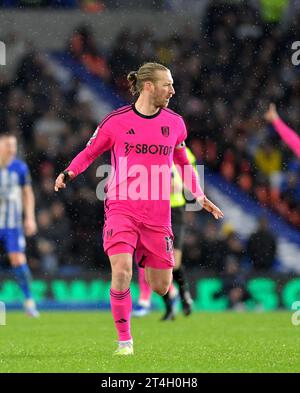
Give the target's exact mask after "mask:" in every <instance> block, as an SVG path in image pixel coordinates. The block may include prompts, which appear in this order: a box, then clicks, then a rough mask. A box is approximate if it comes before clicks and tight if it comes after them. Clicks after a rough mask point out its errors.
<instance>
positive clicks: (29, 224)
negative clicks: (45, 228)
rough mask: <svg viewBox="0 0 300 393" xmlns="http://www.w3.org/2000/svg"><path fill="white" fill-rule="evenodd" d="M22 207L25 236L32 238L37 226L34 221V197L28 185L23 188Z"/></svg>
mask: <svg viewBox="0 0 300 393" xmlns="http://www.w3.org/2000/svg"><path fill="white" fill-rule="evenodd" d="M23 206H24V231H25V235H26V236H33V235H34V234H36V231H37V225H36V219H35V197H34V193H33V189H32V186H31V185H30V184H26V185H25V186H24V187H23Z"/></svg>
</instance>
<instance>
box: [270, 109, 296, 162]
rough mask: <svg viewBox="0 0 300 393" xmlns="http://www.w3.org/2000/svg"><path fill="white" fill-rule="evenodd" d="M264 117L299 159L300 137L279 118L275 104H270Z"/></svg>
mask: <svg viewBox="0 0 300 393" xmlns="http://www.w3.org/2000/svg"><path fill="white" fill-rule="evenodd" d="M264 117H265V119H266V120H267V121H268V122H270V123H272V125H273V127H274V128H275V130H276V131H277V133H278V134H279V135H280V137H281V139H282V140H283V141H284V142H285V143H286V144H287V145H288V146H289V148H290V149H291V150H292V151H293V152H294V153H295V154H296V156H297V157H298V158H300V137H299V135H297V133H296V132H295V131H294V130H292V129H291V128H290V127H288V126H287V125H286V124H285V123H284V122H283V120H282V119H281V118H280V117H279V115H278V113H277V110H276V106H275V104H270V106H269V109H268V111H267V112H266V113H265V116H264Z"/></svg>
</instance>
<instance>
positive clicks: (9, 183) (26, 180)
mask: <svg viewBox="0 0 300 393" xmlns="http://www.w3.org/2000/svg"><path fill="white" fill-rule="evenodd" d="M27 184H31V178H30V173H29V170H28V166H27V165H26V164H25V162H23V161H21V160H17V159H15V160H13V161H12V162H11V163H10V164H8V166H6V167H0V229H14V228H21V227H22V226H23V193H22V188H23V187H24V186H25V185H27Z"/></svg>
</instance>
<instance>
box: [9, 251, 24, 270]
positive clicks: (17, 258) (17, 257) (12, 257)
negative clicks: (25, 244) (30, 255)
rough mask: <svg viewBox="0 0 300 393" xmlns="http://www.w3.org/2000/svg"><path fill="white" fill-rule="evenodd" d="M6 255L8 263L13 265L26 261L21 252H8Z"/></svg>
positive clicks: (19, 264)
mask: <svg viewBox="0 0 300 393" xmlns="http://www.w3.org/2000/svg"><path fill="white" fill-rule="evenodd" d="M8 256H9V261H10V264H11V265H12V266H13V267H17V266H21V265H24V264H25V263H26V257H25V255H24V254H23V253H10V254H8Z"/></svg>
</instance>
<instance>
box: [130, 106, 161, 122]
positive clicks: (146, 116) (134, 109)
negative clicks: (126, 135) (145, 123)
mask: <svg viewBox="0 0 300 393" xmlns="http://www.w3.org/2000/svg"><path fill="white" fill-rule="evenodd" d="M131 106H132V110H133V112H134V113H136V114H137V115H138V116H140V117H142V118H143V119H154V117H156V116H158V115H159V114H160V112H161V108H159V111H158V112H157V113H154V115H143V114H142V113H140V112H139V111H138V110H137V109H136V107H135V104H132V105H131Z"/></svg>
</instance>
